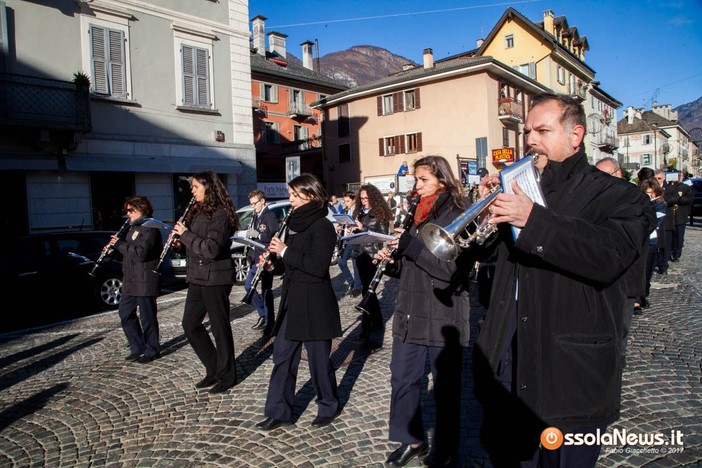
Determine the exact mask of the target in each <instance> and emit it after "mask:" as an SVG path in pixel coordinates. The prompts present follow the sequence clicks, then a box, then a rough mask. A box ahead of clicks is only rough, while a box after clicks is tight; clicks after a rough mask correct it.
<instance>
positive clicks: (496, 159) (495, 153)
mask: <svg viewBox="0 0 702 468" xmlns="http://www.w3.org/2000/svg"><path fill="white" fill-rule="evenodd" d="M508 162H514V148H498V149H494V150H492V163H493V164H504V163H508Z"/></svg>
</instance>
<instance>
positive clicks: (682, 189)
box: [663, 182, 695, 231]
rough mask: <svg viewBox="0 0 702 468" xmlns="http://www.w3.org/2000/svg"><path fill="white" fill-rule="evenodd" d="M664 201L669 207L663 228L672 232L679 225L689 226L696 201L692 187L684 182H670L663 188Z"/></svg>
mask: <svg viewBox="0 0 702 468" xmlns="http://www.w3.org/2000/svg"><path fill="white" fill-rule="evenodd" d="M663 199H664V200H665V203H666V205H668V208H667V209H666V212H665V213H666V216H665V218H664V219H663V227H664V228H665V229H666V230H668V231H672V230H673V229H675V226H676V225H678V224H687V222H688V220H689V217H690V209H691V208H692V202H693V201H695V192H694V191H693V189H692V187H690V186H689V185H687V184H683V183H682V182H668V183H666V184H665V185H664V187H663Z"/></svg>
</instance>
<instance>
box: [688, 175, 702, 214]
mask: <svg viewBox="0 0 702 468" xmlns="http://www.w3.org/2000/svg"><path fill="white" fill-rule="evenodd" d="M690 180H691V181H692V187H693V188H694V189H695V200H694V201H693V202H692V216H702V177H693V178H691V179H690Z"/></svg>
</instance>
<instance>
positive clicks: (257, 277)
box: [241, 209, 294, 305]
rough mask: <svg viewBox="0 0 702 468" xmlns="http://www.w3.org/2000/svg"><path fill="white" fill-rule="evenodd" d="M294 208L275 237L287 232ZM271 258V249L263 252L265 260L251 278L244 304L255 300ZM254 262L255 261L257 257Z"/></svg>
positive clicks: (280, 236)
mask: <svg viewBox="0 0 702 468" xmlns="http://www.w3.org/2000/svg"><path fill="white" fill-rule="evenodd" d="M293 211H294V210H292V209H291V210H290V211H288V214H286V215H285V219H283V222H282V223H281V225H280V227H279V228H278V232H276V233H275V237H277V238H278V239H282V238H283V235H284V234H285V231H286V230H287V229H288V219H290V215H291V214H292V212H293ZM270 258H271V251H270V250H266V252H265V253H264V254H263V262H261V266H260V267H258V270H256V273H254V276H253V278H252V279H251V287H250V288H249V290H248V291H246V294H245V295H244V298H243V299H242V300H241V302H243V303H244V304H249V305H251V301H252V300H253V295H254V293H255V292H256V287H257V286H258V282H259V281H260V280H261V274H262V273H263V270H265V265H266V262H267V261H268V260H269V259H270ZM252 263H255V259H254V261H253V262H252Z"/></svg>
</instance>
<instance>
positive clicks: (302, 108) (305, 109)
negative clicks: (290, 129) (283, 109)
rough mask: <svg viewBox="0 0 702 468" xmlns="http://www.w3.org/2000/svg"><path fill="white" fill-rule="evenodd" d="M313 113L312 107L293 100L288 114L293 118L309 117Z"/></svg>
mask: <svg viewBox="0 0 702 468" xmlns="http://www.w3.org/2000/svg"><path fill="white" fill-rule="evenodd" d="M312 115H313V111H312V108H311V107H309V106H306V105H304V104H301V103H299V102H291V103H290V107H289V108H288V116H289V117H290V118H291V119H298V118H307V117H310V116H312Z"/></svg>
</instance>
